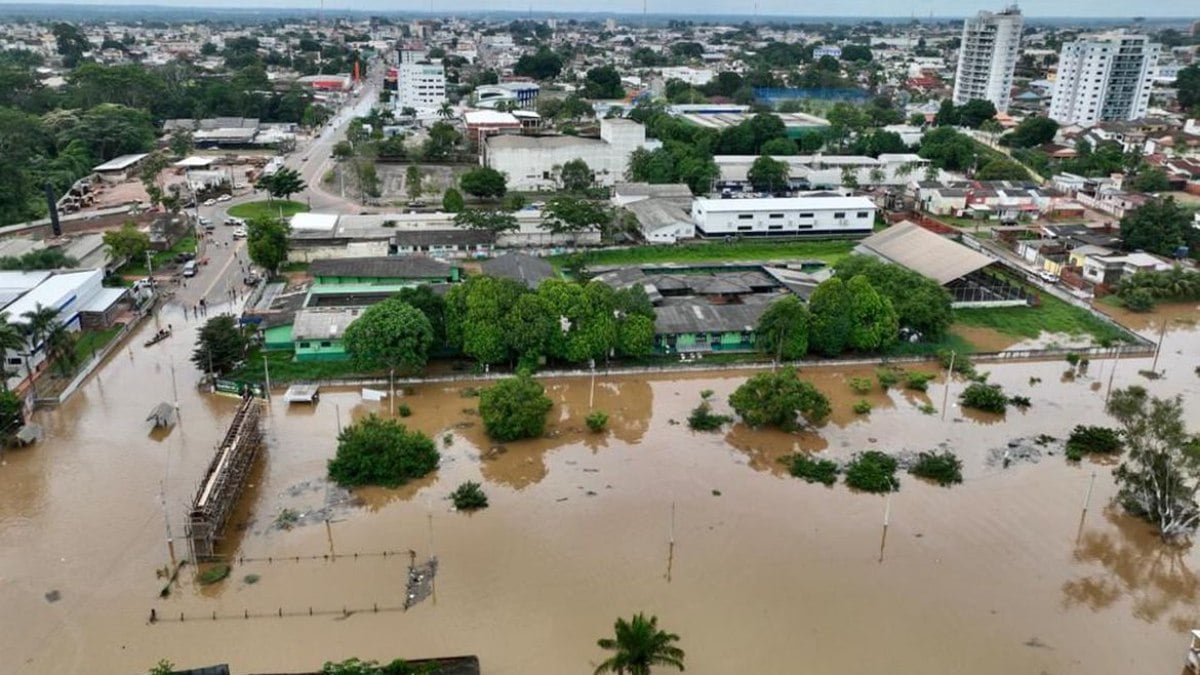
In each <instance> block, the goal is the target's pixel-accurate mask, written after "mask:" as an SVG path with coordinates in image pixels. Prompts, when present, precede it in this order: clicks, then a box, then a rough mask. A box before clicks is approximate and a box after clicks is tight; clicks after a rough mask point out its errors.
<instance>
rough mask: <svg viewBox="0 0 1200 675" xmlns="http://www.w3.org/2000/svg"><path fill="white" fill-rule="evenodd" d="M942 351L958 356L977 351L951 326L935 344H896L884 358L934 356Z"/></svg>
mask: <svg viewBox="0 0 1200 675" xmlns="http://www.w3.org/2000/svg"><path fill="white" fill-rule="evenodd" d="M943 349H945V350H949V351H952V352H957V353H959V354H974V353H975V352H976V351H979V350H978V349H976V347H975V345H973V344H971V342H970V341H968V340H967V339H966V338H964V337H963V336H961V335H958V334H957V333H955V332H954V327H953V326H951V327H950V332H948V333H947V334H946V336H945V337H943V338H942V339H941V340H939V341H937V342H915V343H914V342H897V343H896V344H894V345H892V347H891V349H888V350H887V353H886V354H884V356H934V355H936V354H937V353H938V352H940V351H942V350H943Z"/></svg>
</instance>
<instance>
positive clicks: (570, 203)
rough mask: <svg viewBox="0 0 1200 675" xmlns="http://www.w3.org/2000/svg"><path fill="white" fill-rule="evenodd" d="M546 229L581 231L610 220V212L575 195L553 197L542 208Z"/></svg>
mask: <svg viewBox="0 0 1200 675" xmlns="http://www.w3.org/2000/svg"><path fill="white" fill-rule="evenodd" d="M542 220H543V221H544V222H545V223H546V229H548V230H550V231H551V232H553V233H555V234H561V233H564V232H583V231H584V230H589V229H592V228H596V227H600V228H603V227H604V226H606V225H608V224H609V223H610V222H612V212H611V211H609V210H608V209H607V208H605V207H604V206H602V205H600V204H597V203H596V202H592V201H588V200H586V199H579V198H577V197H554V198H552V199H550V200H549V201H547V202H546V207H545V208H544V209H543V210H542Z"/></svg>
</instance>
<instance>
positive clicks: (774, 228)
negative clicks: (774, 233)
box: [767, 225, 783, 230]
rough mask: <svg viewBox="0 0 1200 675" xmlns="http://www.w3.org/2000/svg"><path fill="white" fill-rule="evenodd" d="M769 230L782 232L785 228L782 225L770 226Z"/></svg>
mask: <svg viewBox="0 0 1200 675" xmlns="http://www.w3.org/2000/svg"><path fill="white" fill-rule="evenodd" d="M767 229H768V230H782V229H783V226H782V225H768V226H767Z"/></svg>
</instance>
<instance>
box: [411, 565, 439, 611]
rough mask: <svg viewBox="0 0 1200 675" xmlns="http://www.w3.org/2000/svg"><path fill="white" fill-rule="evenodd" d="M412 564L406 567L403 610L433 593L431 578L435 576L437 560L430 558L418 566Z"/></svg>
mask: <svg viewBox="0 0 1200 675" xmlns="http://www.w3.org/2000/svg"><path fill="white" fill-rule="evenodd" d="M413 561H414V562H413V563H412V564H411V565H409V567H408V586H407V589H406V590H405V593H404V609H408V608H409V607H412V606H413V605H415V604H417V603H418V602H421V601H422V600H424V599H425V598H428V597H429V596H430V595H431V594H432V593H433V577H434V576H435V575H436V574H437V568H438V560H437V558H436V557H433V558H430V559H429V560H426V561H425V562H423V563H421V564H420V565H418V564H416V562H415V561H416V557H415V554H414V558H413Z"/></svg>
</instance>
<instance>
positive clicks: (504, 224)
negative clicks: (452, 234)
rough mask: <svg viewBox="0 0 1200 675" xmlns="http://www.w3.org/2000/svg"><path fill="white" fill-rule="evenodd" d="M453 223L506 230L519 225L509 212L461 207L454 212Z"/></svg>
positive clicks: (474, 227)
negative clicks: (460, 209) (461, 208)
mask: <svg viewBox="0 0 1200 675" xmlns="http://www.w3.org/2000/svg"><path fill="white" fill-rule="evenodd" d="M454 224H455V225H458V226H459V227H465V228H467V229H470V230H484V231H487V232H495V233H497V234H499V233H501V232H508V231H511V230H515V229H517V228H518V227H519V225H518V223H517V219H516V217H515V216H513V215H512V214H511V213H508V212H505V211H499V210H495V209H463V210H462V211H459V212H458V213H456V214H454Z"/></svg>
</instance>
